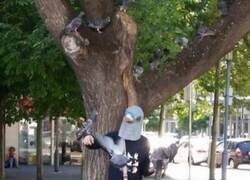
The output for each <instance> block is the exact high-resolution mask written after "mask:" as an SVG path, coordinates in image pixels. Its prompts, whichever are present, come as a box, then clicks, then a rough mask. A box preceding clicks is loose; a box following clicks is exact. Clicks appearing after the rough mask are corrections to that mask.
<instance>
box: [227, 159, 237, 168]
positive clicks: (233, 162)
mask: <svg viewBox="0 0 250 180" xmlns="http://www.w3.org/2000/svg"><path fill="white" fill-rule="evenodd" d="M229 166H230V168H232V169H237V168H238V166H239V165H238V164H237V163H236V162H235V161H234V160H233V159H230V160H229Z"/></svg>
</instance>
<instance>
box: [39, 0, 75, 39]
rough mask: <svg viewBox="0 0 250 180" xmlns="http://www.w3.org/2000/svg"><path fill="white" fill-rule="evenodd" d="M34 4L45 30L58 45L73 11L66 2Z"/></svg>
mask: <svg viewBox="0 0 250 180" xmlns="http://www.w3.org/2000/svg"><path fill="white" fill-rule="evenodd" d="M35 3H36V6H37V9H38V12H39V14H40V16H41V17H42V19H43V21H44V23H45V25H46V27H47V29H48V30H49V32H50V33H51V34H52V36H53V37H54V38H55V40H56V42H57V43H60V34H61V32H62V30H63V29H64V28H65V26H66V24H67V23H68V22H69V20H70V19H71V18H72V17H73V10H72V9H71V8H70V6H69V4H68V3H67V2H66V0H53V1H52V0H35Z"/></svg>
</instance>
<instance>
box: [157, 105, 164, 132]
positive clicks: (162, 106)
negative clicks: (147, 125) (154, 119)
mask: <svg viewBox="0 0 250 180" xmlns="http://www.w3.org/2000/svg"><path fill="white" fill-rule="evenodd" d="M165 113H166V111H165V106H164V104H162V105H161V110H160V123H159V129H158V135H159V136H160V137H162V136H163V134H164V133H165V129H166V128H165V127H166V121H165Z"/></svg>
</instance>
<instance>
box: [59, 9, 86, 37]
mask: <svg viewBox="0 0 250 180" xmlns="http://www.w3.org/2000/svg"><path fill="white" fill-rule="evenodd" d="M84 15H85V13H84V12H80V14H79V15H78V16H77V17H75V18H74V19H72V20H71V21H70V23H69V24H67V25H66V27H65V29H64V31H65V33H66V34H69V33H72V32H75V33H78V32H77V30H78V29H79V27H80V26H81V25H82V24H83V17H84Z"/></svg>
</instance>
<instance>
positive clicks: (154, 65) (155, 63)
mask: <svg viewBox="0 0 250 180" xmlns="http://www.w3.org/2000/svg"><path fill="white" fill-rule="evenodd" d="M168 55H169V50H168V49H167V48H164V49H161V48H158V49H156V50H155V51H154V52H153V54H152V56H151V57H150V59H149V65H150V69H151V70H156V69H158V68H159V66H160V65H161V64H163V63H164V62H165V61H166V60H167V56H168Z"/></svg>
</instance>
